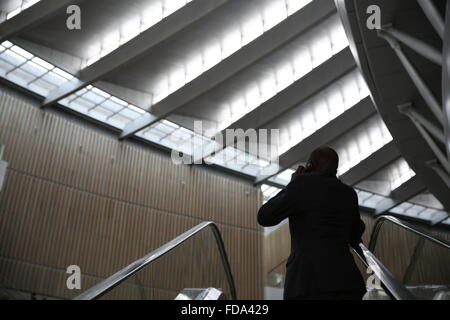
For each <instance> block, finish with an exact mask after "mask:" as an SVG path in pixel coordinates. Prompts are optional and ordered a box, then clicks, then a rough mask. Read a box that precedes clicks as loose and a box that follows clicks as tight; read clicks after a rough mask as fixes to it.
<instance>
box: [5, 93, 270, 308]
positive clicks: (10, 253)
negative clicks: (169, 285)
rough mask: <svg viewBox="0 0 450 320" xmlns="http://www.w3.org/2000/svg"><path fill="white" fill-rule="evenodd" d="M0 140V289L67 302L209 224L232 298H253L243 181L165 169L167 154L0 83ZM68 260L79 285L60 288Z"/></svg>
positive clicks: (252, 200) (257, 287)
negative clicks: (0, 149) (229, 276)
mask: <svg viewBox="0 0 450 320" xmlns="http://www.w3.org/2000/svg"><path fill="white" fill-rule="evenodd" d="M0 144H4V145H5V146H6V149H5V154H4V160H6V161H7V162H8V164H9V165H8V170H7V176H6V182H5V186H4V189H3V191H2V192H1V193H0V243H1V245H0V275H1V279H0V281H1V282H0V287H1V286H2V285H3V286H8V287H13V288H15V289H17V290H21V291H24V292H33V293H37V294H40V295H45V296H50V297H57V298H71V297H74V296H76V295H78V294H79V293H80V292H81V291H83V290H84V289H87V288H89V287H90V286H91V285H92V284H94V283H96V282H98V281H100V280H102V279H103V278H105V277H107V276H109V275H111V274H112V273H114V272H115V271H117V270H119V269H120V268H122V267H124V266H125V265H127V264H129V263H131V262H132V261H134V260H136V259H138V258H140V257H142V256H143V255H145V254H147V253H149V252H150V251H152V250H154V249H156V248H158V247H159V246H161V245H162V244H164V243H166V242H167V241H169V240H171V239H172V238H173V237H175V236H177V235H178V234H180V233H182V232H184V231H186V230H188V229H189V228H191V227H193V226H195V225H197V224H199V223H201V222H203V221H209V220H212V221H215V222H217V223H218V225H219V228H220V230H221V232H222V235H223V239H224V242H225V246H226V249H227V252H228V256H229V260H230V263H231V267H232V270H233V274H234V278H235V282H236V286H237V291H238V298H241V299H259V298H262V294H263V280H262V279H263V273H262V253H261V250H262V246H261V243H262V232H261V228H260V227H259V226H258V225H257V222H256V214H257V210H258V206H259V203H260V201H261V195H260V192H259V191H258V189H257V188H255V187H254V186H253V185H251V184H250V183H248V182H245V181H242V180H239V179H237V178H233V177H229V176H225V175H222V174H220V173H217V172H213V171H212V170H208V169H205V168H203V167H200V166H186V165H181V166H177V165H174V164H173V163H172V161H171V159H170V156H169V155H165V154H160V153H158V152H154V151H153V150H152V148H151V147H149V146H145V145H142V146H141V145H139V144H136V143H131V142H129V141H124V142H121V141H119V140H118V139H117V136H116V135H112V134H109V135H108V134H105V133H104V132H102V131H101V130H95V129H93V128H92V127H91V126H89V125H86V124H84V123H83V122H82V121H80V120H77V119H75V120H73V119H70V118H67V117H64V116H62V115H61V114H58V113H54V112H48V111H47V110H42V109H40V108H39V104H38V102H37V101H33V100H32V99H31V98H29V97H27V96H25V95H24V94H22V93H18V92H16V91H12V90H11V89H8V88H6V87H3V86H2V87H0ZM193 258H194V257H193ZM202 263H205V262H202ZM69 265H78V266H79V267H80V268H81V273H82V275H83V276H82V290H68V289H67V287H66V280H67V278H68V276H69V275H68V274H67V273H66V268H67V267H68V266H69ZM172 272H173V270H172ZM175 272H176V271H175ZM166 276H167V277H169V276H173V274H171V275H169V274H163V275H161V277H162V278H164V277H166ZM180 276H185V275H180Z"/></svg>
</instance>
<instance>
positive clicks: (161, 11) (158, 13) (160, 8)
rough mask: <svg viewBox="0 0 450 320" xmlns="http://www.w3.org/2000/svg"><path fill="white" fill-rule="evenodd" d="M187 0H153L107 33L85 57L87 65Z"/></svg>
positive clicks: (172, 11) (161, 18)
mask: <svg viewBox="0 0 450 320" xmlns="http://www.w3.org/2000/svg"><path fill="white" fill-rule="evenodd" d="M189 2H190V1H188V0H159V1H153V2H151V3H150V4H149V6H148V7H147V8H144V9H142V10H141V12H142V13H141V14H140V16H138V17H135V18H134V19H130V20H128V21H127V22H126V23H125V24H124V25H123V26H121V27H120V29H119V30H116V31H114V32H113V33H111V34H109V35H108V36H107V37H106V38H104V39H103V40H102V41H101V48H100V49H99V51H98V52H97V53H95V54H93V56H92V57H90V58H88V59H87V65H88V66H89V65H91V64H93V63H95V62H96V61H98V60H99V59H101V58H102V57H104V56H106V55H107V54H109V53H111V52H112V51H114V50H115V49H117V48H118V47H119V46H121V45H123V44H125V43H127V42H128V41H130V40H131V39H134V38H135V37H136V36H138V35H139V34H141V33H142V32H144V31H145V30H147V29H149V28H150V27H152V26H154V25H155V24H157V23H159V22H160V21H161V20H163V19H164V18H165V17H167V16H169V15H171V14H172V13H174V12H176V11H178V10H179V9H181V8H183V7H184V6H185V5H186V4H188V3H189Z"/></svg>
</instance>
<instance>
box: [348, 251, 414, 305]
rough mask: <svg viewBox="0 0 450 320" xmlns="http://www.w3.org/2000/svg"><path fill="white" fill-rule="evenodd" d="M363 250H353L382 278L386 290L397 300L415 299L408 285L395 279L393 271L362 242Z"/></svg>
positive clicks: (381, 281)
mask: <svg viewBox="0 0 450 320" xmlns="http://www.w3.org/2000/svg"><path fill="white" fill-rule="evenodd" d="M359 247H360V249H361V251H359V250H355V249H354V248H352V250H353V251H354V252H355V254H356V256H357V257H358V258H359V259H360V260H361V262H362V263H363V264H364V265H365V266H366V267H368V268H369V267H370V269H371V270H372V272H373V273H374V274H375V276H376V277H377V278H378V279H379V280H380V283H381V285H382V286H383V289H384V290H385V292H386V293H387V294H388V295H389V296H390V297H391V298H393V299H395V300H415V299H416V297H415V296H414V295H413V294H412V293H411V292H410V291H409V290H408V288H406V286H405V285H404V284H403V283H401V282H400V281H398V280H397V279H395V277H394V276H393V275H392V273H391V272H390V271H389V270H388V269H387V268H386V267H385V266H384V265H383V264H382V263H381V262H380V260H378V259H377V257H375V255H374V254H373V253H372V252H370V250H369V249H367V248H366V247H365V246H364V245H363V244H362V243H360V244H359Z"/></svg>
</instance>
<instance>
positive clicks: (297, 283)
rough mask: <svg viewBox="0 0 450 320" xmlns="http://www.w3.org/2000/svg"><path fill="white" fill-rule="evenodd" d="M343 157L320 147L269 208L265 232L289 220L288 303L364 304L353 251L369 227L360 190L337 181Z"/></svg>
mask: <svg viewBox="0 0 450 320" xmlns="http://www.w3.org/2000/svg"><path fill="white" fill-rule="evenodd" d="M338 163H339V157H338V155H337V153H336V151H334V150H333V149H331V148H329V147H320V148H318V149H317V150H315V151H314V152H313V153H312V154H311V156H310V158H309V161H308V163H307V165H306V168H305V167H303V166H300V167H299V168H298V169H297V171H296V172H295V173H294V174H293V175H292V179H291V182H290V183H289V184H288V186H287V187H286V188H285V189H283V190H282V191H281V192H280V193H278V194H277V195H276V196H275V197H274V198H272V199H271V200H269V201H268V202H267V203H266V204H264V205H263V206H262V207H261V209H259V212H258V223H259V224H260V225H262V226H264V227H269V226H274V225H277V224H279V223H280V222H281V221H283V220H284V219H286V218H289V230H290V233H291V254H290V256H289V258H288V261H287V264H286V268H287V271H286V280H285V288H284V298H285V299H312V300H334V299H345V300H347V299H351V300H353V299H359V300H360V299H362V296H363V295H364V293H365V292H366V288H365V284H364V280H363V278H362V276H361V274H360V272H359V270H358V268H357V266H356V264H355V261H354V260H353V256H352V254H351V252H350V248H349V246H352V247H354V248H358V244H359V243H360V241H361V236H362V234H363V233H364V230H365V226H364V223H363V222H362V221H361V218H360V215H359V210H358V198H357V194H356V192H355V190H354V189H353V188H352V187H349V186H347V185H345V184H344V183H342V182H341V181H340V180H338V179H337V178H336V174H337V168H338Z"/></svg>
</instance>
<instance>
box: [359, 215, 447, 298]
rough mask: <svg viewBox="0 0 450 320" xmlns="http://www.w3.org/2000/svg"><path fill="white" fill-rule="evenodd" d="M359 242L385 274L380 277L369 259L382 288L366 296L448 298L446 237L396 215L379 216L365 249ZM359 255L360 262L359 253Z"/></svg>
mask: <svg viewBox="0 0 450 320" xmlns="http://www.w3.org/2000/svg"><path fill="white" fill-rule="evenodd" d="M360 246H361V247H362V249H363V251H364V255H365V256H366V258H367V259H366V260H369V259H375V260H376V262H377V264H378V266H379V267H381V268H383V269H384V271H385V272H384V274H385V275H384V276H386V275H387V277H388V279H386V280H384V281H383V279H382V278H380V277H379V276H378V274H377V272H376V271H375V270H374V269H375V268H377V266H376V264H375V265H374V264H371V263H370V262H369V266H370V267H371V269H372V270H374V273H375V274H377V276H378V278H380V280H381V285H382V288H381V289H380V288H374V289H372V290H368V294H366V297H365V298H366V299H367V300H372V299H376V300H378V299H396V300H404V299H409V300H411V299H418V300H450V244H449V243H448V242H447V241H445V240H441V239H439V238H438V237H436V236H435V235H433V234H432V233H431V232H430V231H426V230H421V228H419V227H416V226H414V225H412V224H410V223H407V222H405V221H402V220H400V219H397V218H395V217H392V216H382V217H380V218H378V219H377V220H376V222H375V225H374V227H373V230H372V234H371V238H370V241H369V246H368V249H367V248H365V247H364V246H363V245H362V244H361V245H360ZM368 257H369V258H368ZM358 258H359V260H360V261H359V262H360V263H363V262H362V260H361V257H358ZM364 264H365V263H364ZM365 266H367V264H365ZM381 276H383V275H381ZM387 286H390V287H388V288H386V287H387ZM405 290H406V291H405ZM399 293H400V294H399ZM405 293H406V294H405Z"/></svg>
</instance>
